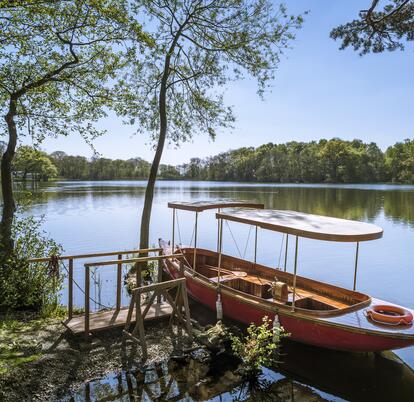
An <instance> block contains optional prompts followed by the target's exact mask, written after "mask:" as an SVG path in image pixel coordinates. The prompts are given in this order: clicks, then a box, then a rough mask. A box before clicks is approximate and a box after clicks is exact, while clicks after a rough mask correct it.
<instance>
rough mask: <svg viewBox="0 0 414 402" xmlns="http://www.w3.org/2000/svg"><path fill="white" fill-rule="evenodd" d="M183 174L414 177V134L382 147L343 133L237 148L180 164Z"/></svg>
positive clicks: (304, 179)
mask: <svg viewBox="0 0 414 402" xmlns="http://www.w3.org/2000/svg"><path fill="white" fill-rule="evenodd" d="M180 172H181V174H182V175H183V176H184V177H185V178H189V179H198V180H221V181H232V180H234V181H252V182H272V183H291V182H299V183H378V182H398V183H414V140H406V141H404V142H397V143H396V144H394V145H393V146H390V147H389V148H388V149H387V150H386V151H385V152H383V151H382V150H381V149H380V148H379V147H378V145H377V144H375V143H373V142H371V143H364V142H363V141H361V140H358V139H356V140H353V141H344V140H341V139H339V138H333V139H331V140H326V139H321V140H319V141H311V142H296V141H291V142H288V143H285V144H273V143H269V144H264V145H261V146H260V147H257V148H253V147H248V148H239V149H235V150H230V151H228V152H224V153H220V154H218V155H216V156H213V157H209V158H206V159H199V158H192V159H191V160H190V163H188V164H185V165H183V166H181V167H180Z"/></svg>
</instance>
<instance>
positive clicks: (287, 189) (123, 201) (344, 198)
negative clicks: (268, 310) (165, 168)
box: [30, 181, 414, 400]
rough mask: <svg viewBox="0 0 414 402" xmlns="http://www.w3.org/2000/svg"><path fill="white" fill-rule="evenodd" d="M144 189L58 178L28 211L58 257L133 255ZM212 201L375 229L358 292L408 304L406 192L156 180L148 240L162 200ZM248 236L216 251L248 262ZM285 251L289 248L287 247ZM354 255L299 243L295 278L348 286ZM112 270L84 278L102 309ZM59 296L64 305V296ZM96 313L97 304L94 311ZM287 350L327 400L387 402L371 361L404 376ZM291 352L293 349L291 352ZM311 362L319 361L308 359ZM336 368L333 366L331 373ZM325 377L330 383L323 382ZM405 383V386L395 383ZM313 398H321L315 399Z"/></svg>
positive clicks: (271, 247) (412, 297)
mask: <svg viewBox="0 0 414 402" xmlns="http://www.w3.org/2000/svg"><path fill="white" fill-rule="evenodd" d="M145 184H146V183H145V182H144V181H107V182H91V181H89V182H69V181H64V182H51V183H46V184H41V185H40V186H39V187H37V188H36V189H35V203H34V204H33V206H32V208H31V211H30V213H31V214H33V215H36V216H41V215H44V216H45V223H44V228H45V230H46V231H47V232H49V233H50V235H51V236H52V237H53V238H54V239H55V240H57V241H58V242H59V243H61V244H62V246H63V248H64V250H65V254H80V253H93V252H99V251H116V250H130V249H135V248H137V245H138V237H139V227H140V216H141V211H142V205H143V197H144V191H145ZM218 198H219V199H237V200H251V201H253V200H254V201H258V202H263V203H264V204H265V206H266V208H275V209H291V210H296V211H302V212H309V213H315V214H323V215H329V216H335V217H340V218H349V219H355V220H360V221H366V222H371V223H375V224H377V225H379V226H381V227H382V228H383V229H384V237H383V238H382V239H380V240H376V241H371V242H365V243H361V246H360V262H359V271H358V280H357V289H358V290H360V291H362V292H366V293H368V294H370V295H372V296H375V297H378V298H383V299H386V300H389V301H391V302H395V303H398V304H402V305H405V306H407V307H410V308H414V291H413V280H414V269H413V268H414V267H413V265H414V264H413V257H414V186H409V185H406V186H403V185H297V184H286V185H276V184H245V183H228V182H227V183H220V182H189V181H161V182H158V184H157V188H156V192H155V198H154V206H153V213H152V220H151V233H150V239H151V243H152V244H154V245H156V244H157V241H158V238H163V239H170V238H171V230H172V212H171V210H169V209H168V208H167V202H168V201H177V200H186V201H190V200H209V199H218ZM193 226H194V214H193V213H191V212H184V211H182V212H181V211H180V212H179V213H178V225H177V233H176V240H177V242H181V243H183V244H190V243H191V239H192V233H193ZM178 229H179V230H178ZM249 231H250V229H249V227H247V226H245V225H240V224H237V223H230V226H227V225H225V226H224V238H223V248H224V252H225V253H227V254H232V255H235V256H240V255H241V256H245V258H247V259H253V247H254V233H253V230H251V231H250V233H249ZM233 237H234V239H235V241H234V239H233ZM258 239H259V246H258V257H257V259H258V262H259V263H263V264H266V265H270V266H275V267H276V266H282V265H283V259H284V255H283V250H284V249H283V246H282V235H281V234H278V233H275V232H267V231H265V230H260V231H259V236H258ZM216 241H217V223H216V221H215V213H214V212H213V211H207V212H204V213H202V214H200V217H199V237H198V245H199V247H205V248H213V249H214V248H215V247H216ZM291 245H292V246H293V241H292V242H291ZM293 253H294V250H293V247H291V248H290V250H289V253H288V269H289V270H292V268H293ZM354 259H355V245H354V244H346V243H344V244H341V243H331V242H323V241H316V240H306V239H300V241H299V260H298V261H299V264H298V274H300V275H304V276H307V277H310V278H315V279H319V280H322V281H325V282H330V283H332V284H336V285H339V286H343V287H348V288H352V283H353V270H354ZM84 262H85V261H81V262H79V264H78V265H77V267H76V270H75V279H76V280H77V282H78V283H79V285H80V286H81V287H82V286H83V282H84V279H83V270H82V264H83V263H84ZM114 273H115V267H114V269H112V268H108V269H107V268H105V269H100V270H98V271H96V273H95V274H94V276H93V281H92V282H91V283H92V285H91V286H92V287H93V289H92V291H93V294H92V295H93V297H94V298H95V299H96V300H97V301H99V302H100V303H102V304H104V305H107V306H112V305H114V303H115V290H114V285H115V274H114ZM123 298H124V300H123V302H124V303H127V301H128V298H127V295H125V294H124V295H123ZM62 300H63V302H65V301H66V292H65V291H63V294H62ZM75 302H76V304H77V305H79V306H82V305H83V295H82V293H81V292H80V291H79V290H78V289H75ZM92 305H93V304H92ZM95 308H98V306H97V305H95ZM289 348H290V349H292V350H296V352H291V353H288V354H287V357H286V359H287V363H286V364H287V366H289V369H288V371H289V373H290V374H289V375H291V376H295V375H297V376H298V377H299V378H300V379H301V381H302V382H305V383H307V384H309V385H310V386H312V387H314V389H317V390H320V392H328V394H329V398H328V399H332V398H333V399H335V398H337V397H338V398H339V397H342V398H345V399H358V400H364V399H365V400H367V399H366V396H367V395H368V394H369V395H377V396H378V398H379V399H381V400H385V399H382V398H383V397H384V395H387V394H386V392H390V390H389V388H390V387H391V388H392V387H393V386H392V385H390V384H389V381H384V380H380V378H381V376H380V377H378V373H379V371H378V370H379V369H378V367H377V366H376V364H380V365H381V364H382V365H385V366H384V367H383V368H382V370H386V371H385V372H386V373H388V374H389V375H388V374H387V375H388V377H389V376H391V378H400V377H401V375H402V374H401V373H400V375H396V373H392V370H393V369H390V367H391V366H389V365H390V364H391V363H390V362H389V363H388V362H385V363H384V362H383V361H381V362H380V363H378V362H377V363H375V362H376V361H377V360H375V359H374V361H371V360H372V357H366V359H370V360H366V361H364V362H363V361H362V360H363V358H362V357H360V356H357V357H355V359H357V360H355V361H353V360H352V359H353V358H351V357H350V356H349V355H350V354H344V353H335V352H330V351H322V352H321V351H320V350H319V349H316V348H309V347H302V346H300V347H299V346H298V347H297V348H296V347H292V346H290V347H289ZM315 349H316V351H317V352H315ZM298 350H300V351H301V352H300V353H298V352H297V351H298ZM306 354H308V355H309V359H311V360H313V361H314V366H315V371H314V372H313V369H312V364H310V362H309V361H308V360H309V359H307V362H306V364H304V365H301V364H299V365H298V364H296V366H295V364H293V363H292V359H299V355H306ZM289 355H290V356H294V357H289ZM398 355H399V356H400V357H402V358H403V359H404V360H405V361H406V362H407V363H408V364H409V365H411V366H412V367H414V348H410V349H406V350H403V351H400V352H398ZM361 359H362V360H361ZM381 359H382V358H381ZM316 360H319V361H320V362H323V364H322V363H320V362H318V363H316V362H315V361H316ZM296 363H297V362H296ZM392 364H394V363H392ZM291 365H293V366H295V367H299V366H300V373H296V374H295V373H294V371H295V370H294V369H293V368H291V367H290V366H291ZM324 366H327V367H330V368H331V371H332V370H334V371H335V370H337V371H338V376H340V377H341V378H337V379H336V380H335V381H334V380H333V379H332V376H333V374H332V372H330V371H329V370H328V371H326V368H324ZM339 366H341V367H340V368H336V367H339ZM392 367H393V366H392ZM306 368H307V369H306ZM347 368H349V370H348V369H347ZM321 370H325V371H326V373H321ZM347 370H348V371H349V372H348V374H347ZM355 370H356V371H355ZM358 370H362V372H359V371H358ZM396 370H397V368H396ZM352 373H353V374H352ZM357 373H359V377H358V375H357ZM381 373H383V371H381ZM351 374H352V375H356V377H358V378H359V379H358V378H355V380H354V383H355V384H358V385H357V386H355V387H353V386H350V385H349V383H348V382H347V379H346V378H345V377H344V376H347V375H348V376H349V375H351ZM324 377H328V379H329V381H328V380H326V378H324ZM388 377H387V378H388ZM363 379H365V380H366V382H365V385H364V384H363V383H362V382H361V381H362V380H363ZM403 380H404V381H405V382H404V383H401V381H403ZM386 384H388V385H386ZM395 386H396V387H399V389H400V390H401V392H403V394H401V395H400V398H399V400H402V399H405V396H407V395H409V394H407V393H406V392H408V393H411V396H412V398H413V399H414V379H413V376H412V375H407V374H404V379H400V380H399V385H395ZM353 388H355V389H353ZM367 389H368V391H367ZM323 390H324V391H323ZM364 390H365V391H364ZM348 392H350V393H349V394H348ZM364 392H368V394H367V393H364ZM319 395H321V396H323V394H322V393H319ZM364 395H365V396H364ZM388 395H390V394H388ZM401 398H402V399H401ZM379 399H377V400H379ZM388 400H391V399H388ZM393 400H398V399H393ZM407 400H409V399H407Z"/></svg>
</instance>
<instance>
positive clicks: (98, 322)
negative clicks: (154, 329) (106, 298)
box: [65, 303, 173, 334]
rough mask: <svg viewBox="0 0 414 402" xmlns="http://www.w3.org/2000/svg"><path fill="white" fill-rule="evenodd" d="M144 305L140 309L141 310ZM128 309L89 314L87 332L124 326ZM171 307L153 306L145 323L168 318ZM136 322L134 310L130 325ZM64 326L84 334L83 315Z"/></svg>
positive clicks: (166, 304)
mask: <svg viewBox="0 0 414 402" xmlns="http://www.w3.org/2000/svg"><path fill="white" fill-rule="evenodd" d="M145 307H146V305H143V306H142V307H141V310H143V309H144V308H145ZM128 310H129V309H128V308H127V307H124V308H121V309H120V310H119V312H117V311H116V310H108V311H101V312H98V313H90V314H89V332H95V331H102V330H107V329H111V328H116V327H120V326H125V324H126V321H127V315H128ZM172 311H173V309H172V307H171V306H170V305H169V304H168V303H160V304H158V303H156V304H153V305H152V306H151V307H150V309H149V310H148V312H147V315H146V317H145V321H151V320H155V319H158V318H163V317H169V316H170V315H171V314H172ZM135 321H136V314H135V310H134V313H133V314H132V317H131V323H132V322H135ZM65 326H66V327H67V328H69V329H70V331H72V332H73V333H74V334H82V333H84V332H85V323H84V315H79V316H76V317H73V318H72V319H71V320H69V321H67V322H66V323H65Z"/></svg>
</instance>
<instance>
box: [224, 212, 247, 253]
mask: <svg viewBox="0 0 414 402" xmlns="http://www.w3.org/2000/svg"><path fill="white" fill-rule="evenodd" d="M225 222H226V225H227V227H228V228H229V232H230V235H231V237H232V239H233V242H234V244H235V246H236V248H237V252H238V253H239V256H240V258H241V259H243V256H242V253H241V251H240V249H239V246H238V244H237V242H236V239H235V238H234V235H233V232H232V231H231V228H230V225H229V223H228V221H227V220H226V221H225Z"/></svg>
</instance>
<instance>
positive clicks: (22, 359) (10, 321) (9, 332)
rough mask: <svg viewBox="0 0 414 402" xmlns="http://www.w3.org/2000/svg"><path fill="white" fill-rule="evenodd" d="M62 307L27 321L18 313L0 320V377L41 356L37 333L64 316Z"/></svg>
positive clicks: (64, 311)
mask: <svg viewBox="0 0 414 402" xmlns="http://www.w3.org/2000/svg"><path fill="white" fill-rule="evenodd" d="M66 314H67V313H66V309H65V308H63V307H60V306H59V307H58V308H55V309H54V310H53V311H48V312H47V313H46V314H45V312H42V313H39V314H37V315H33V316H32V317H31V318H30V319H29V320H28V319H27V318H26V319H25V318H24V317H23V316H22V315H21V314H20V313H8V314H7V315H5V316H3V317H1V318H0V375H5V374H8V373H11V372H12V371H13V370H14V369H16V368H17V367H19V366H21V365H23V364H26V363H30V362H34V361H36V360H38V359H39V358H40V357H41V356H42V345H41V342H39V340H38V333H39V331H41V330H42V328H45V326H47V325H48V323H52V322H56V319H62V318H64V317H65V316H66Z"/></svg>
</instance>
